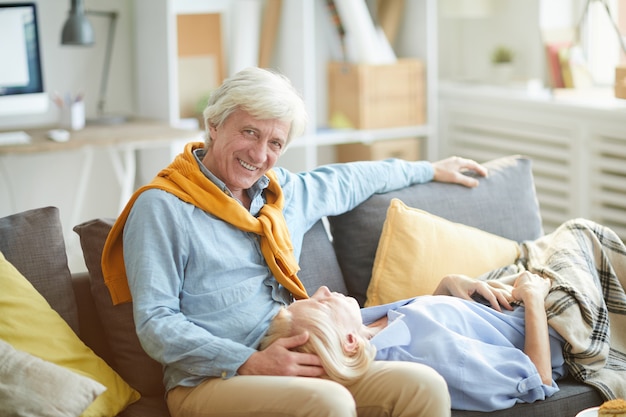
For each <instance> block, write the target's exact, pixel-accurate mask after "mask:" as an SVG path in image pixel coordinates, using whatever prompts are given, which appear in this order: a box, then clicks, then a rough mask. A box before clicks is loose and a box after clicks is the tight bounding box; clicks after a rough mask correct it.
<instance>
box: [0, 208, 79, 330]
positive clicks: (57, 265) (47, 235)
mask: <svg viewBox="0 0 626 417" xmlns="http://www.w3.org/2000/svg"><path fill="white" fill-rule="evenodd" d="M0 252H2V253H3V254H4V256H5V257H6V259H7V260H8V261H9V262H10V263H11V264H12V265H13V266H15V268H17V270H18V271H20V273H21V274H22V275H24V277H26V279H28V281H30V283H31V284H33V286H34V287H35V288H36V289H37V291H38V292H39V293H40V294H41V295H43V297H44V298H45V299H46V301H47V302H48V304H50V306H51V307H52V308H53V309H54V310H55V311H56V312H57V313H59V314H60V315H61V317H63V319H64V320H65V321H66V322H67V323H68V324H69V325H70V327H71V328H72V330H74V332H75V333H76V334H78V310H77V308H76V300H75V299H74V289H73V288H72V276H71V273H70V269H69V267H68V265H67V254H66V252H65V241H64V238H63V228H62V227H61V218H60V216H59V209H58V208H56V207H42V208H37V209H33V210H27V211H24V212H21V213H17V214H13V215H10V216H7V217H3V218H0Z"/></svg>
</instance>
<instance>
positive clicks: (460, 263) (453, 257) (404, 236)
mask: <svg viewBox="0 0 626 417" xmlns="http://www.w3.org/2000/svg"><path fill="white" fill-rule="evenodd" d="M519 254H520V247H519V244H518V243H517V242H515V241H512V240H509V239H506V238H503V237H500V236H497V235H494V234H491V233H488V232H485V231H482V230H480V229H477V228H474V227H470V226H466V225H463V224H460V223H454V222H451V221H449V220H446V219H444V218H441V217H438V216H435V215H433V214H430V213H428V212H425V211H423V210H419V209H416V208H412V207H408V206H407V205H406V204H404V203H403V202H402V201H400V200H399V199H397V198H394V199H392V200H391V204H390V205H389V209H388V210H387V217H386V219H385V223H384V225H383V230H382V233H381V236H380V240H379V241H378V248H377V250H376V258H375V260H374V267H373V270H372V279H371V281H370V284H369V286H368V288H367V301H366V303H365V305H366V306H373V305H379V304H385V303H390V302H393V301H397V300H401V299H404V298H409V297H414V296H417V295H425V294H432V292H433V291H434V290H435V288H436V287H437V285H438V284H439V281H441V278H443V277H444V276H446V275H448V274H464V275H468V276H470V277H477V276H479V275H481V274H483V273H485V272H489V271H491V270H493V269H496V268H500V267H502V266H506V265H509V264H511V263H514V262H515V260H516V259H517V258H518V256H519Z"/></svg>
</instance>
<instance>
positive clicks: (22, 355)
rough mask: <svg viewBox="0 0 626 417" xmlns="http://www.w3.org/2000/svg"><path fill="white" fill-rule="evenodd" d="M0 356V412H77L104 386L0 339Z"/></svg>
mask: <svg viewBox="0 0 626 417" xmlns="http://www.w3.org/2000/svg"><path fill="white" fill-rule="evenodd" d="M0 358H2V361H1V362H0V404H2V413H3V415H11V416H41V417H72V416H78V415H80V414H81V413H82V412H83V411H85V409H86V408H87V407H88V406H89V405H90V404H91V403H93V402H94V400H95V399H96V397H98V395H100V394H102V393H103V392H104V390H106V387H105V386H104V385H102V384H100V383H99V382H96V381H94V380H93V379H91V378H87V377H85V376H82V375H80V374H78V373H76V372H72V371H70V370H68V369H65V368H63V367H61V366H58V365H56V364H54V363H52V362H48V361H44V360H42V359H39V358H38V357H36V356H33V355H31V354H29V353H26V352H22V351H19V350H16V349H14V348H13V346H11V345H10V344H9V343H7V342H5V341H3V340H0ZM5 413H6V414H5Z"/></svg>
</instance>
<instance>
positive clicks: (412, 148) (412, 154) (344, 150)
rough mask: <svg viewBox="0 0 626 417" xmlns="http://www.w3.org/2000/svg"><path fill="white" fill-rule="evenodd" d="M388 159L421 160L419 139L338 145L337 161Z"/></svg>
mask: <svg viewBox="0 0 626 417" xmlns="http://www.w3.org/2000/svg"><path fill="white" fill-rule="evenodd" d="M387 158H400V159H405V160H407V161H417V160H419V159H420V140H419V139H418V138H403V139H387V140H379V141H374V142H372V143H369V144H364V143H347V144H343V145H337V161H338V162H352V161H379V160H381V159H387Z"/></svg>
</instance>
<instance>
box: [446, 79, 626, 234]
mask: <svg viewBox="0 0 626 417" xmlns="http://www.w3.org/2000/svg"><path fill="white" fill-rule="evenodd" d="M502 91H503V90H500V91H499V93H498V91H494V90H493V89H489V90H487V91H485V90H482V89H479V88H465V87H451V86H443V87H442V88H441V90H440V123H441V125H440V138H441V144H440V146H441V150H442V155H441V156H446V155H459V156H464V157H468V158H472V159H475V160H477V161H479V162H485V161H487V160H490V159H493V158H497V157H500V156H504V155H509V154H521V155H525V156H528V157H529V158H531V159H532V160H533V174H534V177H535V186H536V189H537V196H538V199H539V205H540V209H541V214H542V217H543V226H544V230H545V231H546V232H550V231H552V230H554V228H556V227H557V226H558V225H560V224H561V223H562V222H564V221H565V220H568V219H571V218H575V217H585V218H588V219H591V220H594V221H596V222H598V223H600V224H603V225H606V226H609V227H611V228H612V229H613V230H615V231H616V232H617V233H618V235H619V236H620V237H621V238H622V240H625V241H626V100H621V101H620V100H610V101H609V103H610V104H611V105H609V106H603V107H598V106H592V105H588V104H586V105H576V104H573V103H571V102H569V103H563V102H556V101H554V100H552V99H549V98H546V97H531V96H527V95H526V94H525V93H524V94H519V93H517V94H516V93H515V92H514V93H513V94H503V93H502ZM511 186H512V187H514V186H515V184H511Z"/></svg>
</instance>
